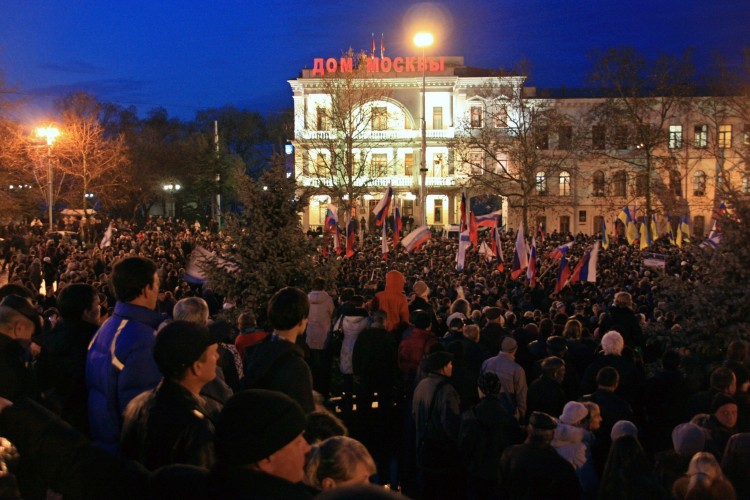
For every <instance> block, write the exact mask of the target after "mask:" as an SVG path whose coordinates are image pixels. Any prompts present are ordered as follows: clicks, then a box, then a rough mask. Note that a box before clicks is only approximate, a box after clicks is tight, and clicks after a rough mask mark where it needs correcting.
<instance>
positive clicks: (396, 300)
mask: <svg viewBox="0 0 750 500" xmlns="http://www.w3.org/2000/svg"><path fill="white" fill-rule="evenodd" d="M405 283H406V280H405V279H404V275H403V274H401V273H400V272H399V271H395V270H394V271H388V273H387V274H386V275H385V290H383V291H382V292H378V293H377V294H375V298H376V299H377V303H378V309H379V310H380V311H385V312H386V314H387V316H386V319H385V328H386V330H388V331H392V330H393V329H394V328H396V325H398V324H399V323H408V322H409V303H408V302H407V300H406V295H404V284H405Z"/></svg>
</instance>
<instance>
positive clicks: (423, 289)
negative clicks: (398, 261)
mask: <svg viewBox="0 0 750 500" xmlns="http://www.w3.org/2000/svg"><path fill="white" fill-rule="evenodd" d="M412 288H413V290H414V293H416V294H417V295H427V294H429V293H430V288H429V287H428V286H427V283H425V282H424V281H422V280H419V281H417V282H415V283H414V286H413V287H412Z"/></svg>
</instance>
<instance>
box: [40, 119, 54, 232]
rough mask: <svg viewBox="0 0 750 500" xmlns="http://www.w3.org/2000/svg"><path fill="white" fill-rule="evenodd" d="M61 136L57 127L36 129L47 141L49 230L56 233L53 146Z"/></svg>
mask: <svg viewBox="0 0 750 500" xmlns="http://www.w3.org/2000/svg"><path fill="white" fill-rule="evenodd" d="M59 135H60V131H59V130H58V129H56V128H55V127H52V126H50V127H39V128H38V129H36V136H37V137H43V138H45V139H47V216H48V217H49V230H50V232H52V231H54V230H55V228H54V226H53V225H52V204H53V202H54V194H53V192H52V190H53V182H52V144H54V143H55V139H57V137H58V136H59Z"/></svg>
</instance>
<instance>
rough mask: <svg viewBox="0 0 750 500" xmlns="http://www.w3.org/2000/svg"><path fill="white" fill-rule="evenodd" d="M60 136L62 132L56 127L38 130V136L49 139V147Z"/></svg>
mask: <svg viewBox="0 0 750 500" xmlns="http://www.w3.org/2000/svg"><path fill="white" fill-rule="evenodd" d="M59 135H60V131H59V130H58V129H57V128H55V127H39V128H37V129H36V136H37V137H44V138H45V139H47V145H48V146H51V145H52V143H53V142H55V139H57V137H58V136H59Z"/></svg>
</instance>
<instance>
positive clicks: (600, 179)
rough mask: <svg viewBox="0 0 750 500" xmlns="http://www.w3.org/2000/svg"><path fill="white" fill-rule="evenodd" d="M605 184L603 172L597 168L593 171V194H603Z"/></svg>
mask: <svg viewBox="0 0 750 500" xmlns="http://www.w3.org/2000/svg"><path fill="white" fill-rule="evenodd" d="M605 186H606V184H605V180H604V172H602V171H601V170H597V171H596V172H594V186H593V194H594V196H604V191H605V189H606V187H605Z"/></svg>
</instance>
